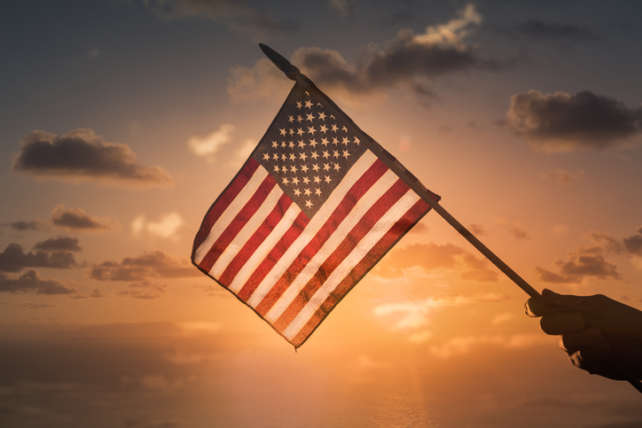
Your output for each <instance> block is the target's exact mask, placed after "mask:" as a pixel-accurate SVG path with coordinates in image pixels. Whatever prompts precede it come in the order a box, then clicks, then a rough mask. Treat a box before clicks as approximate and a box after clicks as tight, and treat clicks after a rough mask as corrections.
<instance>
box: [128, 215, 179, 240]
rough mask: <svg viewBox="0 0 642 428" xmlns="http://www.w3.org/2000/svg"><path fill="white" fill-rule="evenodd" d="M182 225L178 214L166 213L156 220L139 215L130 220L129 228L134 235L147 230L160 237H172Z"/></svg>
mask: <svg viewBox="0 0 642 428" xmlns="http://www.w3.org/2000/svg"><path fill="white" fill-rule="evenodd" d="M182 225H183V217H181V215H180V214H178V213H168V214H165V215H164V216H162V217H160V218H159V219H158V220H156V221H151V220H147V219H146V218H145V216H144V215H140V216H138V217H136V218H135V219H134V220H133V221H132V224H131V228H132V232H133V233H134V235H140V234H141V233H142V232H147V233H150V234H152V235H155V236H159V237H161V238H172V237H174V236H176V233H177V232H178V229H180V227H181V226H182Z"/></svg>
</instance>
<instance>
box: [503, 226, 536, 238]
mask: <svg viewBox="0 0 642 428" xmlns="http://www.w3.org/2000/svg"><path fill="white" fill-rule="evenodd" d="M508 231H509V232H510V234H511V235H513V238H515V239H531V237H530V235H529V234H528V232H527V231H526V229H523V228H522V227H520V226H516V225H512V226H510V227H509V229H508Z"/></svg>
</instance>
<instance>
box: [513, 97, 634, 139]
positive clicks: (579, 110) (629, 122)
mask: <svg viewBox="0 0 642 428" xmlns="http://www.w3.org/2000/svg"><path fill="white" fill-rule="evenodd" d="M506 117H507V123H508V125H509V126H510V127H511V129H512V130H513V131H514V132H516V133H517V134H518V135H523V136H525V137H526V138H528V139H529V141H530V142H531V144H532V145H533V146H534V147H535V148H537V149H541V150H544V151H551V152H560V151H573V150H577V149H582V148H586V149H607V148H610V147H614V146H616V145H618V144H621V143H623V142H625V141H627V140H628V139H630V138H631V137H633V136H635V135H637V134H639V132H640V130H641V122H640V120H641V119H642V109H641V108H629V107H627V106H625V105H624V104H622V103H621V102H619V101H617V100H615V99H613V98H609V97H606V96H603V95H596V94H594V93H592V92H590V91H583V92H578V93H577V94H569V93H567V92H555V93H552V94H545V93H543V92H540V91H536V90H530V91H528V92H524V93H519V94H515V95H513V96H512V97H511V100H510V106H509V108H508V112H507V113H506Z"/></svg>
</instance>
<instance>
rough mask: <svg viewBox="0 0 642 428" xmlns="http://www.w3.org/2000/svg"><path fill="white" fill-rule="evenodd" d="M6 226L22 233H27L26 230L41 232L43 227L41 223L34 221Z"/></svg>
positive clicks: (22, 221)
mask: <svg viewBox="0 0 642 428" xmlns="http://www.w3.org/2000/svg"><path fill="white" fill-rule="evenodd" d="M6 226H9V227H10V228H12V229H14V230H19V231H21V232H23V231H26V230H39V229H40V227H41V224H40V222H38V221H35V220H32V221H24V220H18V221H14V222H11V223H8V224H6Z"/></svg>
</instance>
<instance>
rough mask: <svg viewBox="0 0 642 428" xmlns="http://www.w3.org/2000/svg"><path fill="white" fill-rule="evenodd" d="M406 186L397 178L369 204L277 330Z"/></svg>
mask: <svg viewBox="0 0 642 428" xmlns="http://www.w3.org/2000/svg"><path fill="white" fill-rule="evenodd" d="M408 189H409V187H408V185H407V184H406V183H404V181H403V180H401V179H399V180H397V181H396V182H395V183H394V184H393V185H392V186H390V188H389V189H388V190H387V191H386V193H384V194H383V195H381V197H380V198H379V200H377V201H376V202H375V203H374V204H373V205H372V207H370V209H369V210H368V211H367V212H366V213H365V214H364V215H363V217H361V219H360V220H359V222H358V223H357V224H356V225H355V226H354V227H353V228H352V230H351V231H350V233H348V235H347V236H346V237H345V238H344V239H343V241H342V242H341V243H340V244H339V245H338V246H337V248H336V249H335V250H334V251H333V252H332V254H331V255H330V256H328V258H327V259H326V260H325V261H324V262H323V264H322V265H321V266H320V267H319V269H318V270H317V272H316V273H315V274H314V276H313V277H312V278H311V279H310V280H309V281H308V283H307V284H306V285H305V287H303V289H302V290H301V291H300V292H299V294H298V295H297V296H296V297H295V298H294V300H293V301H292V302H291V303H290V305H289V306H288V308H287V309H286V310H285V311H284V312H283V314H281V316H280V317H279V319H278V320H277V321H276V322H275V323H274V327H275V328H276V329H277V330H278V331H282V330H284V329H285V328H286V327H287V326H288V325H289V324H290V322H291V321H292V320H293V319H294V317H296V315H297V314H298V313H299V311H300V310H301V309H302V308H303V306H305V304H306V303H308V301H309V300H310V299H311V298H312V296H313V295H314V293H315V292H316V291H317V290H318V289H319V287H321V286H322V285H323V283H324V282H325V281H326V279H327V278H328V276H330V274H331V273H332V272H333V271H334V270H335V269H336V267H337V266H339V264H340V263H341V262H342V261H343V259H345V258H346V257H347V256H348V254H350V252H351V251H352V250H353V249H354V247H356V246H357V244H358V243H359V242H360V241H361V240H362V239H363V237H364V236H366V235H367V234H368V232H370V230H371V229H372V228H373V227H374V225H375V224H376V223H377V221H379V219H380V218H381V217H382V216H383V215H384V214H386V212H388V210H389V209H390V207H391V206H393V205H394V204H395V203H396V202H397V201H398V200H399V199H400V198H401V197H402V196H403V195H404V194H405V193H406V192H407V191H408Z"/></svg>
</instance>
